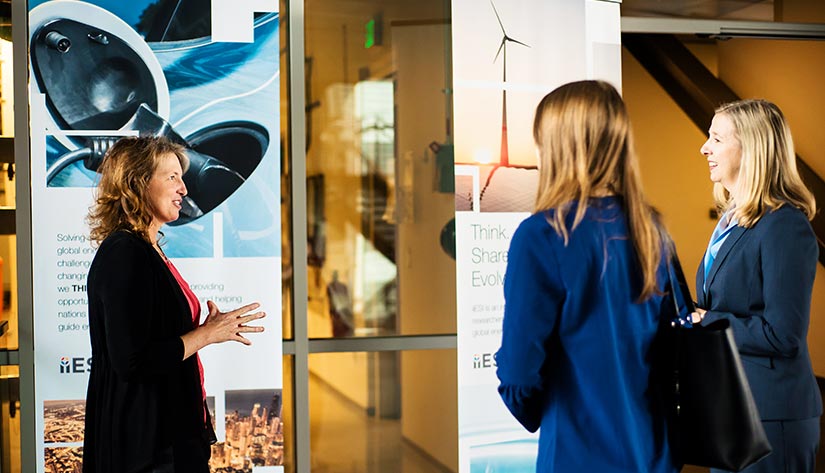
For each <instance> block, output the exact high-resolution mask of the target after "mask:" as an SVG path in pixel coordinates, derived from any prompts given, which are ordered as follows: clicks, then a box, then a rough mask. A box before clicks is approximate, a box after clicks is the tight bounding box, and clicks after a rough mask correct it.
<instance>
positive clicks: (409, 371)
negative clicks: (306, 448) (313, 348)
mask: <svg viewBox="0 0 825 473" xmlns="http://www.w3.org/2000/svg"><path fill="white" fill-rule="evenodd" d="M455 356H456V352H455V350H426V351H405V352H369V353H323V354H320V353H319V354H314V355H310V358H309V368H310V378H309V379H310V392H309V394H310V397H309V402H310V409H309V412H310V435H311V442H312V448H311V469H312V471H313V473H318V472H320V473H333V472H334V473H356V472H358V473H362V472H366V473H370V472H375V473H384V472H390V471H392V472H399V473H407V472H428V473H440V472H455V471H457V470H458V457H457V455H458V453H457V452H458V425H457V423H458V421H457V408H458V406H457V396H456V388H455V386H456V384H455V377H456V368H455V366H456V358H455ZM433 366H439V367H445V369H439V370H433V369H432V367H433ZM436 386H437V387H438V388H437V390H436Z"/></svg>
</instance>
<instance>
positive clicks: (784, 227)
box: [694, 100, 822, 473]
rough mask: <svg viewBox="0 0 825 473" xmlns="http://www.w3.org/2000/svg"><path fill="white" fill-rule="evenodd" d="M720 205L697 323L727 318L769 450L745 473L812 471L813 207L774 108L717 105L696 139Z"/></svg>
mask: <svg viewBox="0 0 825 473" xmlns="http://www.w3.org/2000/svg"><path fill="white" fill-rule="evenodd" d="M701 151H702V154H703V155H704V156H705V157H706V158H707V161H708V165H709V167H710V179H711V181H713V182H714V183H715V186H714V187H715V188H714V194H715V197H716V200H717V204H718V205H719V208H720V210H721V211H722V217H721V218H720V220H719V224H718V225H717V226H716V229H715V230H714V231H713V235H712V236H711V239H710V243H709V245H708V249H707V251H706V253H705V258H704V260H703V261H702V262H701V263H700V264H699V269H698V271H697V273H696V292H697V296H698V302H699V303H698V306H699V307H701V309H698V310H697V313H696V314H694V321H696V320H701V322H702V324H709V323H712V322H714V321H716V320H719V319H727V320H729V321H730V324H731V327H733V333H734V339H735V340H736V345H737V347H738V348H739V353H740V354H741V355H742V360H743V363H742V364H743V366H744V368H745V373H746V374H747V376H748V381H749V382H750V386H751V391H752V392H753V397H754V400H755V401H756V406H757V408H758V409H759V414H760V416H761V417H762V425H763V426H764V427H765V432H766V433H767V435H768V440H769V441H770V443H771V446H772V447H773V452H772V453H771V454H770V455H768V456H767V457H766V458H764V459H763V460H761V461H759V462H757V463H756V464H754V465H753V466H751V467H749V468H747V469H746V470H744V471H746V472H748V473H761V472H765V473H767V472H770V473H776V472H779V473H782V472H793V473H806V472H808V473H812V472H813V471H814V469H815V463H816V462H815V460H816V451H817V448H818V446H819V416H820V415H821V414H822V400H821V398H820V394H819V389H818V388H817V383H816V379H815V377H814V373H813V370H812V368H811V359H810V356H809V355H808V344H807V342H806V337H807V334H808V321H809V319H810V311H811V292H812V290H813V283H814V276H815V275H816V262H817V257H818V254H819V253H818V252H819V250H818V247H817V243H816V236H815V235H814V232H813V230H812V229H811V225H810V223H809V219H811V218H813V216H814V214H815V213H816V204H815V202H814V198H813V196H812V195H811V193H810V191H808V189H807V188H806V187H805V185H804V184H803V183H802V180H801V179H800V177H799V173H798V172H797V169H796V154H795V153H794V146H793V139H792V138H791V131H790V128H789V127H788V124H787V122H786V121H785V117H784V116H783V115H782V112H781V111H780V110H779V108H778V107H777V106H776V105H774V104H772V103H770V102H767V101H764V100H742V101H738V102H733V103H730V104H727V105H723V106H722V107H720V108H719V109H717V110H716V115H715V116H714V118H713V121H712V123H711V126H710V130H709V138H708V140H707V141H706V142H705V144H704V145H703V146H702V149H701Z"/></svg>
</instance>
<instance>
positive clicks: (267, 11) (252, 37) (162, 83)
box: [24, 0, 283, 472]
mask: <svg viewBox="0 0 825 473" xmlns="http://www.w3.org/2000/svg"><path fill="white" fill-rule="evenodd" d="M29 9H30V10H29V50H30V57H29V67H30V70H29V73H30V79H31V80H30V85H29V91H30V106H31V123H30V128H31V130H30V133H31V166H32V169H31V176H32V235H33V241H32V245H33V272H34V278H33V279H34V287H33V291H34V344H35V397H36V404H35V411H36V413H35V415H36V419H37V424H36V427H37V428H36V436H37V438H36V441H37V445H38V449H37V451H38V463H37V471H38V472H44V471H49V472H51V471H80V461H81V460H80V459H81V448H82V442H83V419H84V399H85V396H86V385H87V382H88V372H89V369H90V368H91V366H92V363H93V360H92V359H91V357H90V356H91V354H90V346H89V334H88V328H89V327H88V316H87V315H88V314H87V301H86V276H87V273H88V269H89V265H90V264H91V261H92V258H93V257H94V253H95V248H94V247H93V246H92V245H91V244H90V242H89V240H88V235H89V229H88V227H87V226H86V223H85V216H86V214H87V212H88V208H89V206H90V205H91V203H92V194H93V190H94V186H95V185H96V182H97V179H98V174H97V172H96V171H97V168H98V166H99V165H100V163H101V161H102V159H103V156H104V154H105V152H106V150H107V149H108V148H109V146H111V144H112V143H113V142H114V141H116V140H117V139H118V138H119V137H122V136H127V135H156V136H160V135H162V136H165V137H168V138H169V139H171V140H173V141H176V142H178V143H180V144H182V145H183V146H185V147H186V151H187V154H188V156H189V159H190V162H191V164H190V167H189V169H188V170H187V172H186V173H185V175H184V181H185V183H186V186H187V188H188V191H189V194H188V195H187V197H186V198H185V202H184V205H183V210H182V211H181V217H180V219H179V220H177V221H175V222H173V223H171V224H169V225H166V226H164V228H163V229H162V231H163V233H164V240H165V242H166V244H165V246H164V251H165V252H166V254H167V256H169V257H170V258H171V259H172V260H173V261H174V263H175V265H176V266H177V268H178V269H179V270H180V272H181V273H182V275H183V276H184V278H185V279H186V280H187V281H188V282H189V283H190V285H191V286H192V289H193V291H194V292H195V294H196V295H198V297H199V298H200V299H201V303H202V307H203V310H204V312H205V310H206V304H205V301H206V300H212V301H215V302H216V303H217V305H218V307H219V308H220V309H221V310H224V311H226V310H231V309H234V308H236V307H238V306H240V305H243V304H246V303H249V302H253V301H259V302H261V304H262V309H263V310H265V311H266V312H267V314H269V315H268V317H267V318H266V319H264V320H263V321H262V325H264V326H265V327H266V331H265V332H264V333H262V334H256V335H255V336H254V340H253V345H252V346H251V347H245V346H243V345H240V344H221V345H216V346H211V347H207V348H206V349H204V350H202V351H201V353H200V355H201V359H202V361H203V365H204V370H205V383H206V391H207V396H208V398H207V402H208V403H209V404H210V408H211V410H212V412H213V413H214V419H215V430H216V432H217V435H218V439H219V442H218V444H216V445H214V446H213V447H212V461H211V466H212V470H213V471H221V472H234V471H237V472H240V471H255V472H258V471H262V472H266V471H283V466H282V465H283V423H282V420H281V419H282V390H281V388H282V353H281V341H282V336H281V320H280V317H279V314H280V313H281V278H280V273H281V237H280V235H281V220H280V219H281V216H280V188H279V185H280V169H279V165H280V123H279V116H280V103H279V102H280V68H279V61H280V47H279V28H280V25H279V14H278V2H277V1H276V0H266V1H264V0H255V1H248V2H240V3H239V2H232V1H231V0H212V1H211V2H210V1H209V0H130V1H128V2H124V1H122V0H93V1H88V2H82V1H75V0H51V1H44V0H32V1H29ZM125 270H128V268H125ZM204 315H205V314H204ZM138 415H139V414H138ZM26 440H27V439H24V441H26Z"/></svg>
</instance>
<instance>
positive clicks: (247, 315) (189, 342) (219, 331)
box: [181, 301, 266, 359]
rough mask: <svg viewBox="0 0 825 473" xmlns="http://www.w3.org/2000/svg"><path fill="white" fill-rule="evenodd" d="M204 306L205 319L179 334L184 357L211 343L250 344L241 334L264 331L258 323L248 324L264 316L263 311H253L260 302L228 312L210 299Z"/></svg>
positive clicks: (259, 305)
mask: <svg viewBox="0 0 825 473" xmlns="http://www.w3.org/2000/svg"><path fill="white" fill-rule="evenodd" d="M206 306H207V307H208V309H209V314H208V315H207V316H206V320H204V321H203V323H202V324H201V325H200V326H199V327H198V328H196V329H195V330H192V331H191V332H189V333H187V334H185V335H182V336H181V339H182V340H183V345H184V355H183V358H184V359H186V358H188V357H190V356H192V355H193V354H194V353H195V352H197V351H198V350H200V349H201V348H203V347H205V346H207V345H211V344H213V343H223V342H228V341H235V342H240V343H243V344H244V345H251V344H252V342H251V341H249V339H247V338H246V337H244V335H243V334H245V333H257V332H263V331H264V328H263V327H261V326H260V325H249V323H250V322H254V321H255V320H259V319H262V318H264V317H266V313H265V312H264V311H257V312H253V311H255V310H256V309H258V308H259V307H261V304H259V303H257V302H253V303H252V304H247V305H245V306H242V307H239V308H237V309H235V310H232V311H229V312H221V311H220V310H219V309H218V306H217V305H216V304H215V303H214V302H212V301H207V302H206Z"/></svg>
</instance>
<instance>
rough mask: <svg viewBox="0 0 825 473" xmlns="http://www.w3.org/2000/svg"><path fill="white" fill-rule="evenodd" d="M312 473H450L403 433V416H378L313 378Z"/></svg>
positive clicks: (311, 422) (311, 386) (311, 397)
mask: <svg viewBox="0 0 825 473" xmlns="http://www.w3.org/2000/svg"><path fill="white" fill-rule="evenodd" d="M309 379H310V387H309V388H310V397H309V402H310V416H311V419H310V445H311V453H310V456H311V464H312V473H448V472H449V471H450V470H447V469H445V468H444V467H442V466H441V465H439V464H438V463H436V462H434V461H433V460H432V459H430V458H429V457H427V456H426V455H424V454H422V453H421V451H420V450H418V449H417V448H416V447H415V446H413V445H411V444H410V443H408V442H407V441H405V440H404V439H403V438H402V436H401V422H400V421H399V420H397V419H387V420H382V419H377V418H376V417H375V416H368V415H367V414H366V412H365V411H364V409H361V408H360V407H358V406H356V405H355V404H353V403H352V402H351V401H349V400H347V399H345V398H344V397H343V396H341V394H339V393H338V392H337V391H335V390H334V389H332V388H330V387H329V386H328V385H326V384H324V383H323V382H320V381H319V380H318V379H317V378H316V377H314V376H310V378H309Z"/></svg>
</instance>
